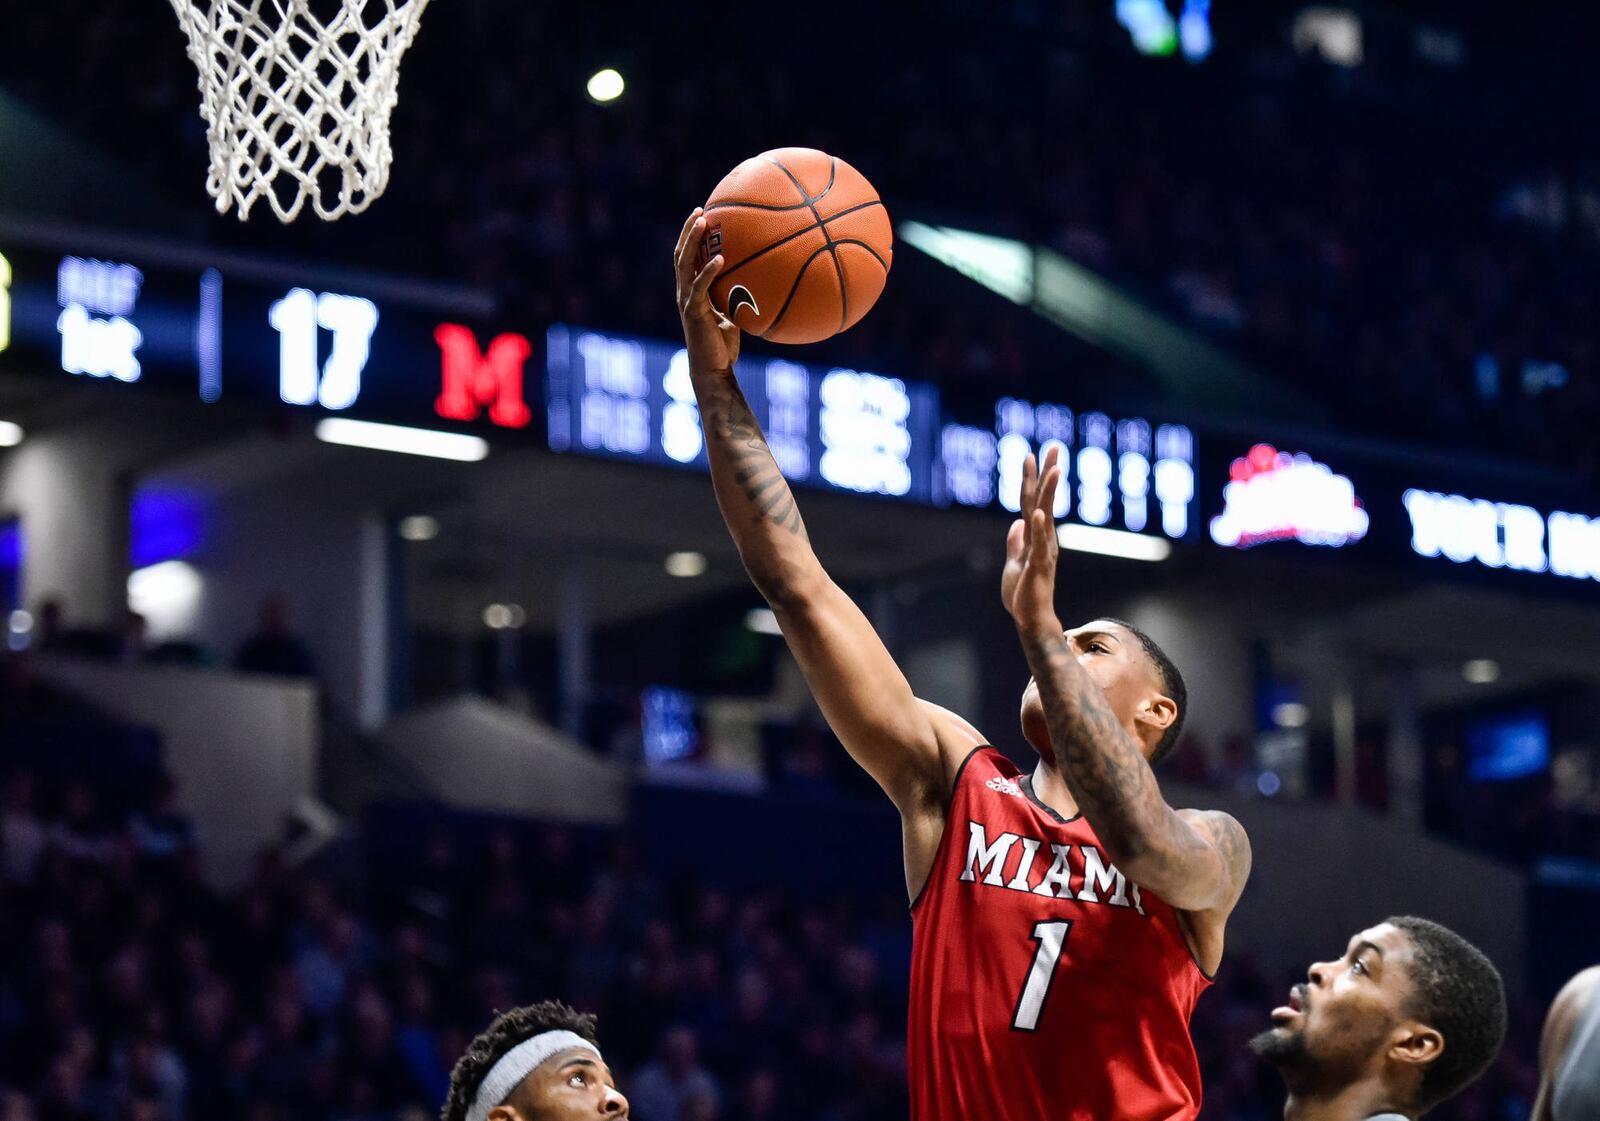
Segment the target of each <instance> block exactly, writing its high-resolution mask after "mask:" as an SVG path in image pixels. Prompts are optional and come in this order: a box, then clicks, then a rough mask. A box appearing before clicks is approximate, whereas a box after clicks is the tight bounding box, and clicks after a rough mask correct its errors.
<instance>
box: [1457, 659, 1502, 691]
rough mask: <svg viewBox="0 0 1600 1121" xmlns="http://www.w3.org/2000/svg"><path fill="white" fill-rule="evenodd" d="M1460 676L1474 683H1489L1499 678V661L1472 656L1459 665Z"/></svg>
mask: <svg viewBox="0 0 1600 1121" xmlns="http://www.w3.org/2000/svg"><path fill="white" fill-rule="evenodd" d="M1461 676H1462V677H1464V678H1466V679H1467V680H1468V681H1470V682H1471V683H1472V684H1474V685H1489V684H1492V683H1493V682H1496V681H1499V680H1500V663H1499V662H1497V661H1495V660H1494V659H1493V658H1473V659H1472V660H1471V661H1470V662H1468V663H1467V664H1466V665H1464V666H1462V667H1461Z"/></svg>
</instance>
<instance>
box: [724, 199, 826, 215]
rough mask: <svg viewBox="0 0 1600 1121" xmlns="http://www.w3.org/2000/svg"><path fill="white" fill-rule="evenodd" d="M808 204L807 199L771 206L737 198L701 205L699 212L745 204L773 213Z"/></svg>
mask: <svg viewBox="0 0 1600 1121" xmlns="http://www.w3.org/2000/svg"><path fill="white" fill-rule="evenodd" d="M809 205H810V201H809V200H807V201H806V202H797V203H795V204H794V205H793V206H772V205H770V204H768V203H764V202H741V201H739V200H738V199H733V200H731V201H727V202H717V203H712V204H711V205H710V206H705V207H701V212H702V213H705V214H710V213H711V212H712V211H713V210H725V209H726V208H728V207H730V206H747V207H749V208H750V209H751V210H770V211H772V212H773V213H774V214H785V213H787V212H789V211H791V210H804V209H805V208H806V207H807V206H809Z"/></svg>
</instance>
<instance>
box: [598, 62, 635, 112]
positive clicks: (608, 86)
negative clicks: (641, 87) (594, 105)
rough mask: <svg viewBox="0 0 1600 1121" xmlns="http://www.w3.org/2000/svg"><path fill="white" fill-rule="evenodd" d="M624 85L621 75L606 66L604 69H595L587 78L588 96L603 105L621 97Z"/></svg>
mask: <svg viewBox="0 0 1600 1121" xmlns="http://www.w3.org/2000/svg"><path fill="white" fill-rule="evenodd" d="M626 87H627V83H626V82H624V81H623V80H622V75H621V74H619V73H617V72H616V71H615V70H613V69H611V68H610V67H609V66H608V67H606V68H605V69H604V70H599V71H596V72H595V74H594V76H593V77H591V78H590V79H589V96H590V97H592V98H593V99H594V100H595V101H598V102H599V103H600V104H601V105H604V104H605V103H606V102H608V101H615V100H616V99H617V98H619V97H621V96H622V91H623V90H624V89H625V88H626Z"/></svg>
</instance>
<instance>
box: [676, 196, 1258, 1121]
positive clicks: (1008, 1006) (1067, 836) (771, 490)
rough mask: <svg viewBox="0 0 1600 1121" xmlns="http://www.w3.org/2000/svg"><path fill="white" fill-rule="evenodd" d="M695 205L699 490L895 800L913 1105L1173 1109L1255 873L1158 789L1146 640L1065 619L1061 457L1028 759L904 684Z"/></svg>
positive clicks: (1164, 745)
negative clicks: (828, 549)
mask: <svg viewBox="0 0 1600 1121" xmlns="http://www.w3.org/2000/svg"><path fill="white" fill-rule="evenodd" d="M705 228H706V223H705V219H704V217H703V216H702V213H701V211H699V210H698V209H697V210H696V211H695V212H693V213H691V214H690V215H689V218H688V220H687V221H686V222H685V223H684V226H683V230H682V232H681V234H680V235H679V238H678V245H677V249H676V252H675V264H676V266H677V282H678V310H679V313H680V316H681V319H682V323H683V332H684V340H685V342H686V344H687V346H688V352H689V373H690V378H691V381H692V383H693V386H694V392H695V397H696V399H697V401H698V402H699V406H700V412H701V417H702V425H703V428H704V431H705V439H706V447H707V454H708V457H709V460H710V467H711V477H712V484H713V488H714V490H715V492H716V497H717V504H718V506H719V507H720V509H721V511H722V516H723V520H724V521H725V522H726V523H727V526H728V531H729V533H730V534H731V535H732V536H733V540H734V544H735V545H736V546H737V548H738V550H739V555H740V557H741V559H742V560H743V562H744V566H745V569H746V571H747V572H748V573H749V574H750V578H751V580H752V581H753V582H754V584H755V585H756V588H757V589H758V590H759V591H760V592H761V594H762V596H764V597H765V599H766V601H767V603H768V604H770V605H771V607H772V610H773V612H774V614H776V616H777V618H778V621H779V624H780V625H781V627H782V630H783V635H784V639H785V641H786V642H787V643H788V645H789V649H790V650H791V651H792V652H793V654H794V657H795V659H796V661H797V662H798V663H799V665H800V668H801V670H802V671H803V672H804V674H805V676H806V680H807V681H808V682H809V684H810V686H811V691H812V693H813V695H814V696H815V697H816V700H817V703H818V705H819V706H820V707H821V709H822V712H823V715H824V716H825V717H826V718H827V720H828V723H829V725H830V726H831V727H832V729H833V731H834V733H835V734H836V735H837V736H838V737H839V739H840V741H841V742H842V743H843V744H844V746H845V748H846V750H848V751H849V752H850V754H851V756H852V757H853V758H854V759H855V760H856V761H857V762H858V763H860V764H861V766H862V767H864V768H865V769H866V771H867V772H868V773H869V774H870V775H871V776H872V777H873V779H875V780H876V781H877V783H878V785H879V786H881V787H882V788H883V790H884V792H885V793H886V794H888V796H889V798H890V799H891V800H892V801H893V802H894V804H895V807H896V808H897V809H898V810H899V811H900V818H901V823H902V837H903V847H904V857H905V876H906V889H907V891H908V893H909V894H910V896H911V899H912V906H911V915H912V929H913V952H912V979H911V1008H910V1018H909V1039H908V1044H909V1047H908V1057H907V1061H908V1065H909V1068H910V1090H911V1105H912V1116H913V1118H915V1121H1091V1119H1092V1121H1105V1119H1108V1118H1116V1119H1118V1121H1156V1119H1158V1118H1159V1119H1161V1121H1186V1119H1191V1118H1194V1117H1195V1116H1197V1114H1198V1113H1199V1109H1200V1072H1199V1065H1198V1062H1197V1060H1196V1058H1195V1053H1194V1046H1193V1043H1192V1041H1191V1040H1190V1037H1189V1017H1190V1014H1191V1012H1192V1011H1193V1008H1194V1005H1195V1001H1196V1000H1197V999H1198V997H1199V995H1200V993H1201V992H1202V991H1203V990H1204V989H1205V988H1206V987H1207V986H1208V985H1209V984H1210V977H1211V975H1212V974H1213V973H1214V972H1215V970H1216V968H1217V966H1218V965H1219V963H1220V962H1221V960H1222V950H1223V929H1224V925H1225V923H1226V921H1227V917H1228V915H1229V913H1230V912H1231V911H1232V909H1233V907H1234V904H1235V903H1236V902H1237V901H1238V898H1239V895H1240V893H1241V891H1242V890H1243V888H1244V882H1245V879H1246V877H1247V876H1248V874H1249V868H1250V850H1249V844H1248V842H1247V840H1246V838H1245V835H1244V831H1243V829H1242V828H1241V827H1240V826H1239V824H1238V823H1237V822H1236V821H1234V820H1233V819H1232V818H1230V817H1228V816H1227V815H1226V814H1221V813H1205V812H1198V811H1192V810H1181V811H1180V810H1174V809H1172V808H1171V807H1170V806H1168V805H1167V803H1166V802H1165V801H1164V800H1163V799H1162V797H1161V793H1160V790H1159V788H1158V787H1157V784H1156V780H1155V775H1154V773H1153V772H1152V771H1151V769H1150V761H1151V759H1152V758H1159V756H1161V755H1163V754H1165V753H1166V752H1167V751H1168V750H1170V749H1171V747H1172V745H1173V743H1174V742H1175V741H1176V739H1177V735H1178V729H1179V727H1180V725H1181V722H1182V718H1183V706H1184V703H1185V700H1186V695H1185V690H1184V686H1183V681H1182V678H1181V677H1180V676H1179V674H1178V671H1177V669H1176V667H1174V666H1173V665H1172V663H1171V661H1170V660H1169V659H1168V658H1167V657H1166V655H1165V654H1164V653H1162V651H1161V650H1160V648H1159V647H1157V646H1156V645H1155V643H1154V642H1152V641H1151V640H1150V639H1149V638H1148V637H1147V636H1145V635H1143V634H1142V633H1140V632H1139V631H1137V630H1136V629H1134V628H1133V627H1131V626H1128V625H1127V624H1125V623H1120V622H1116V621H1114V620H1110V619H1099V620H1096V621H1094V622H1091V623H1089V624H1087V625H1086V626H1082V627H1078V628H1076V629H1074V630H1072V631H1069V632H1066V633H1063V632H1062V629H1061V626H1060V624H1059V622H1057V621H1056V618H1055V612H1054V607H1053V605H1052V596H1053V589H1054V582H1055V570H1056V558H1057V554H1056V543H1055V534H1054V532H1053V529H1052V527H1051V525H1050V517H1049V514H1048V513H1047V511H1049V510H1050V509H1052V506H1051V501H1052V498H1053V495H1054V492H1055V488H1056V486H1058V485H1059V483H1060V478H1061V471H1060V468H1059V467H1058V466H1057V465H1056V463H1055V461H1054V459H1053V458H1051V459H1047V460H1046V462H1045V467H1044V472H1043V474H1042V476H1041V475H1040V473H1039V472H1038V471H1037V469H1036V468H1035V466H1034V464H1033V463H1032V462H1031V461H1030V463H1029V465H1028V469H1027V473H1026V482H1025V484H1024V487H1023V495H1022V498H1023V508H1022V513H1023V517H1022V519H1020V521H1019V522H1018V523H1017V524H1015V525H1013V526H1012V527H1011V532H1010V536H1009V538H1008V540H1007V550H1008V556H1007V562H1006V566H1005V574H1004V577H1003V583H1002V594H1003V597H1004V599H1005V603H1006V606H1007V609H1008V610H1010V611H1011V613H1012V615H1013V617H1014V618H1015V619H1016V622H1017V627H1018V633H1019V635H1020V636H1021V638H1022V641H1023V645H1024V648H1025V650H1026V652H1027V655H1028V660H1029V664H1030V665H1031V666H1032V668H1033V671H1034V680H1033V681H1030V682H1029V683H1028V686H1027V688H1026V690H1025V691H1024V692H1023V695H1022V730H1023V735H1024V736H1025V738H1026V739H1027V740H1028V742H1029V743H1030V744H1032V745H1033V747H1034V748H1035V750H1037V751H1038V753H1039V756H1040V759H1039V762H1038V764H1037V766H1036V767H1035V769H1034V771H1033V773H1032V774H1031V775H1024V774H1022V773H1021V772H1020V771H1019V770H1018V768H1017V767H1016V766H1015V765H1014V764H1013V763H1012V762H1011V761H1010V760H1009V759H1008V758H1007V757H1006V756H1005V755H1003V754H1002V753H1001V752H999V751H998V750H996V749H995V748H993V747H991V746H989V741H988V740H987V739H985V738H984V736H983V735H982V734H981V733H979V732H978V731H977V730H976V729H975V728H973V726H972V725H971V724H969V723H967V722H966V721H965V720H963V719H962V718H961V717H959V716H957V715H955V714H954V713H951V712H948V711H946V710H945V709H943V708H940V707H939V706H937V705H934V704H930V703H929V702H927V701H923V700H919V699H918V698H917V697H916V696H915V695H914V694H913V693H912V691H911V686H910V685H909V683H908V682H907V681H906V678H905V675H904V674H902V673H901V671H900V669H899V667H898V666H896V665H895V663H894V660H893V659H892V658H891V657H890V655H889V652H888V650H887V649H886V648H885V647H884V645H883V643H882V641H881V640H880V639H879V638H878V636H877V634H876V633H875V632H874V631H873V629H872V626H871V624H870V623H869V622H868V621H867V619H866V616H864V615H863V614H862V612H861V611H860V609H859V608H858V607H857V606H856V605H855V603H854V602H852V601H851V599H850V597H849V596H847V595H846V594H845V593H844V591H843V590H842V589H840V588H839V586H838V585H837V584H835V583H834V582H833V580H832V579H831V578H829V576H828V574H827V572H826V571H824V569H823V567H822V565H821V563H820V562H819V561H818V559H817V557H816V554H815V553H814V552H813V551H812V549H811V544H810V541H809V539H808V538H807V535H806V529H805V523H804V521H803V520H802V518H801V516H800V511H799V507H798V506H797V505H796V503H795V499H794V495H793V494H792V493H791V492H790V489H789V486H788V483H787V482H786V481H785V480H784V478H783V475H782V473H781V472H780V471H779V469H778V465H777V463H776V461H775V460H774V459H773V456H772V453H771V451H770V450H769V449H768V447H767V443H766V440H765V438H764V437H763V435H762V432H761V428H760V425H759V424H758V423H757V421H756V418H755V416H754V415H753V414H752V412H751V410H750V406H749V404H748V402H747V401H746V400H745V397H744V394H743V393H742V392H741V391H740V389H739V385H738V382H737V381H736V380H735V379H734V374H733V370H734V363H735V361H736V360H737V358H738V355H739V341H740V335H739V328H738V327H737V326H735V325H734V324H733V323H732V322H730V321H729V320H728V319H726V318H725V317H723V316H722V315H720V314H719V313H718V312H717V311H716V310H715V308H713V307H712V305H711V302H710V300H709V298H708V294H707V293H708V290H709V289H710V287H711V284H712V282H713V281H714V280H715V279H716V276H717V274H718V273H719V272H720V271H721V269H722V267H723V259H722V257H721V256H713V257H711V259H710V260H708V261H706V262H705V264H704V266H703V267H700V266H698V264H697V261H698V257H699V252H700V243H701V241H702V237H703V234H704V231H705Z"/></svg>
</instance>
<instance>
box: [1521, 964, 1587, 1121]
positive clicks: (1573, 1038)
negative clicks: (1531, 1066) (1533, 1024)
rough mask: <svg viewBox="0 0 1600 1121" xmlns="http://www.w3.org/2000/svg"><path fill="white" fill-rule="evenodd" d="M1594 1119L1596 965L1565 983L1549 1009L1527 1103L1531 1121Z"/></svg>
mask: <svg viewBox="0 0 1600 1121" xmlns="http://www.w3.org/2000/svg"><path fill="white" fill-rule="evenodd" d="M1594 1117H1600V965H1596V966H1592V967H1591V968H1589V969H1585V970H1584V971H1583V972H1582V973H1580V974H1578V975H1577V976H1576V977H1574V978H1573V979H1572V980H1570V981H1568V982H1567V983H1566V985H1565V987H1563V988H1562V990H1561V992H1560V993H1558V994H1557V995H1556V999H1555V1003H1554V1004H1552V1005H1551V1006H1550V1015H1549V1016H1547V1017H1546V1018H1545V1021H1544V1035H1543V1037H1542V1038H1541V1039H1540V1041H1539V1097H1538V1099H1537V1100H1536V1101H1535V1102H1534V1104H1533V1121H1587V1119H1589V1118H1594Z"/></svg>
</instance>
